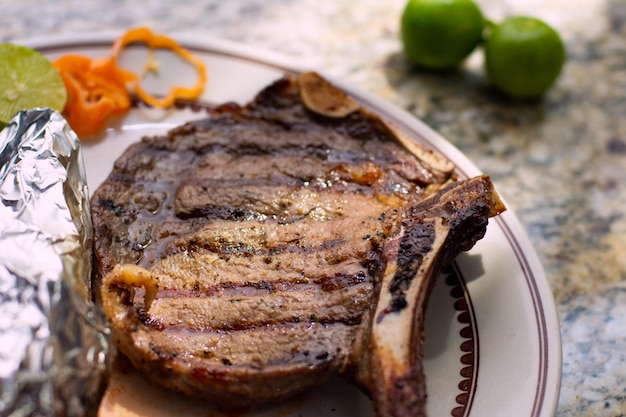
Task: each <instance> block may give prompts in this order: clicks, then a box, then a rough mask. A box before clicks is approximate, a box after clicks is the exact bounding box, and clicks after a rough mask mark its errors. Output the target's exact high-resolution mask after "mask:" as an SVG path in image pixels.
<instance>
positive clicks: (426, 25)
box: [400, 0, 484, 69]
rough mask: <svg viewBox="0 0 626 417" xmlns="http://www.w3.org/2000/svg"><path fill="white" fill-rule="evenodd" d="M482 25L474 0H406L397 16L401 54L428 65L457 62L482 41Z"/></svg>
mask: <svg viewBox="0 0 626 417" xmlns="http://www.w3.org/2000/svg"><path fill="white" fill-rule="evenodd" d="M483 28H484V21H483V15H482V13H481V11H480V9H479V7H478V6H477V5H476V3H474V1H473V0H409V1H408V3H407V4H406V6H405V8H404V11H403V13H402V17H401V19H400V35H401V39H402V43H403V46H404V54H405V55H406V57H407V58H408V60H409V61H411V62H413V63H415V64H417V65H420V66H422V67H425V68H430V69H445V68H452V67H456V66H458V65H459V64H460V63H461V62H463V60H464V59H465V58H466V57H467V56H468V55H469V54H470V53H471V52H472V51H473V50H474V49H475V48H476V46H478V44H479V43H480V42H481V39H482V32H483Z"/></svg>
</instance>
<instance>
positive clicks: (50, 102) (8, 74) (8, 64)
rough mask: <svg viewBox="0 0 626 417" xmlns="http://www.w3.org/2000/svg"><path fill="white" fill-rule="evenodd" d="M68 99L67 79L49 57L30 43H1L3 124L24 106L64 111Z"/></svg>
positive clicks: (0, 115) (0, 108)
mask: <svg viewBox="0 0 626 417" xmlns="http://www.w3.org/2000/svg"><path fill="white" fill-rule="evenodd" d="M66 99H67V97H66V92H65V85H64V84H63V80H62V79H61V76H60V75H59V73H58V72H57V71H56V70H55V69H54V67H53V66H52V63H51V62H50V61H49V60H48V59H47V58H46V57H44V56H43V55H42V54H41V53H39V52H37V51H35V50H34V49H31V48H28V47H26V46H21V45H13V44H8V43H5V44H0V125H1V124H3V123H8V122H9V121H10V120H11V118H12V117H13V116H15V114H16V113H17V112H19V111H21V110H28V109H32V108H35V107H49V108H51V109H53V110H57V111H62V110H63V107H64V106H65V101H66Z"/></svg>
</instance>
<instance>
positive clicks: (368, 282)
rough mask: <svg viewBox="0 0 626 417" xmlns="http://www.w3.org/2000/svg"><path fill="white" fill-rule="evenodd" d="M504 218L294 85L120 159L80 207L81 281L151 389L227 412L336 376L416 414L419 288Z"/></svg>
mask: <svg viewBox="0 0 626 417" xmlns="http://www.w3.org/2000/svg"><path fill="white" fill-rule="evenodd" d="M503 210H504V207H503V206H502V204H501V203H500V201H499V199H498V196H497V194H496V193H495V191H494V190H493V187H492V185H491V183H490V181H489V178H488V177H486V176H482V177H477V178H474V179H470V180H465V181H458V180H457V179H456V177H455V174H454V167H453V165H452V164H451V163H450V162H449V161H447V160H445V159H443V158H441V157H438V156H436V155H435V154H433V153H431V152H429V151H426V150H424V149H422V148H420V147H418V146H417V145H415V144H414V142H412V141H410V140H408V139H407V138H406V137H404V136H402V135H401V134H400V133H399V132H396V131H395V130H394V129H393V128H391V127H389V126H388V125H387V124H386V123H384V122H383V121H382V120H380V119H379V118H378V117H377V116H375V115H373V114H370V113H369V112H368V111H366V110H365V109H363V108H361V106H360V105H358V103H356V102H355V101H353V100H352V99H350V98H349V97H347V96H345V94H344V93H343V92H341V91H340V90H338V89H336V88H335V87H333V86H332V85H330V84H329V83H328V82H327V81H325V80H324V79H322V78H321V77H319V75H317V74H315V73H306V74H301V75H299V76H296V77H285V78H284V79H281V80H278V81H276V82H275V83H273V84H272V85H270V86H268V87H267V88H265V89H264V90H263V91H261V92H260V93H259V94H258V96H257V97H256V98H255V99H254V100H253V101H252V102H251V103H249V104H247V105H245V106H238V105H235V104H225V105H223V106H221V107H218V108H217V109H215V110H214V111H213V112H212V114H211V116H210V117H209V118H208V119H206V120H202V121H196V122H190V123H188V124H185V125H183V126H181V127H179V128H176V129H173V130H172V131H170V132H169V133H168V134H167V135H165V136H157V137H150V138H144V139H143V140H142V141H141V142H140V143H138V144H135V145H132V146H131V147H130V148H129V149H128V150H127V151H126V152H125V153H124V154H123V155H122V156H121V157H120V159H119V160H118V161H117V162H116V163H115V166H114V168H113V171H112V172H111V174H110V176H109V177H108V179H107V180H106V181H105V182H104V183H103V184H102V185H101V186H100V187H99V189H98V190H97V191H96V192H95V194H94V196H93V198H92V215H93V223H94V234H95V239H94V241H95V256H96V268H95V270H94V281H95V282H96V285H98V286H100V287H101V288H102V292H101V299H100V300H99V301H100V302H101V303H102V304H103V306H104V309H105V311H106V312H107V315H108V316H109V318H110V321H111V327H112V331H113V334H114V336H115V340H116V343H117V345H118V347H119V349H120V351H121V352H123V353H124V354H125V355H126V356H128V358H129V359H130V360H131V362H132V363H133V364H134V366H135V367H137V368H138V369H140V370H142V371H143V372H144V373H145V374H146V375H147V376H148V377H150V378H151V379H152V380H154V381H155V382H157V383H159V384H161V385H164V386H167V387H171V388H174V389H177V390H180V391H183V392H185V393H187V394H189V395H193V396H200V397H202V398H206V399H207V400H209V401H214V402H217V403H219V404H221V405H226V406H227V405H232V406H242V405H245V404H250V403H258V402H263V401H273V400H280V399H284V398H286V397H289V396H291V395H294V394H295V393H298V392H301V391H302V390H305V389H307V388H309V387H311V386H313V385H315V384H319V383H320V382H321V381H323V380H324V379H325V378H326V377H328V376H329V375H331V374H333V373H339V374H341V375H343V376H345V377H346V378H348V379H350V380H351V381H352V382H354V383H355V384H357V385H358V386H359V387H361V388H362V389H363V390H365V391H366V392H367V393H368V394H370V395H371V397H372V399H373V403H374V408H375V410H376V413H377V415H378V416H381V417H382V416H398V417H399V416H407V417H408V416H421V415H424V413H425V412H424V405H425V400H426V391H425V381H424V375H423V372H422V367H421V358H422V346H421V345H422V338H423V315H424V310H425V308H426V305H427V300H428V296H429V293H430V289H431V288H432V285H433V283H434V281H435V278H436V276H437V274H438V271H439V270H440V268H441V267H442V266H443V265H444V264H446V263H448V262H450V261H451V260H452V259H453V258H454V257H455V256H456V255H457V254H458V253H459V252H461V251H464V250H467V249H469V248H471V247H472V246H473V245H474V243H475V242H476V241H477V240H478V239H480V238H481V237H482V236H483V234H484V232H485V228H486V226H487V223H488V218H489V217H491V216H494V215H496V214H498V213H499V212H501V211H503Z"/></svg>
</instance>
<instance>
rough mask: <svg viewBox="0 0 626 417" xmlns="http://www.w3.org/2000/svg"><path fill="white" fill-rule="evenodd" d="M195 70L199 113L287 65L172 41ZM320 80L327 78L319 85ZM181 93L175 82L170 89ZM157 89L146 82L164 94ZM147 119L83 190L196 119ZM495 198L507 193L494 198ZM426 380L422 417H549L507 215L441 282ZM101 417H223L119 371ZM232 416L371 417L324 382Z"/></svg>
mask: <svg viewBox="0 0 626 417" xmlns="http://www.w3.org/2000/svg"><path fill="white" fill-rule="evenodd" d="M116 35H118V34H101V35H94V36H89V37H84V36H83V37H81V38H75V37H63V38H54V39H46V40H34V41H29V42H28V44H29V45H31V46H33V47H36V48H38V49H40V50H41V51H42V52H44V53H45V54H46V55H47V56H48V57H50V58H51V59H54V58H56V57H58V56H60V55H63V54H67V53H80V54H84V55H89V56H94V57H96V56H107V55H108V54H109V51H110V47H111V43H112V41H113V39H114V38H115V36H116ZM178 39H179V40H180V41H181V43H182V44H183V45H184V46H186V47H187V48H189V49H191V50H192V51H193V52H194V53H195V54H196V55H197V56H199V57H200V58H202V59H203V60H204V61H205V62H206V65H207V68H208V71H209V83H208V87H207V89H206V91H205V92H204V94H203V96H202V98H201V100H200V102H201V103H203V104H209V105H210V104H217V103H222V102H225V101H237V102H240V103H245V102H247V101H248V100H250V99H251V98H252V97H253V96H254V95H255V93H256V92H257V91H258V90H259V89H261V88H262V87H264V86H265V85H267V84H268V83H270V82H271V81H273V80H275V79H277V78H279V77H280V76H282V75H283V74H284V73H285V72H293V71H298V70H299V69H300V68H298V67H297V66H296V65H294V64H293V63H290V62H289V61H288V60H286V59H285V58H282V57H278V56H274V55H272V54H270V53H268V52H260V51H258V50H251V49H249V48H247V47H245V46H242V45H236V44H232V43H226V42H223V41H217V40H211V39H204V38H203V39H199V38H197V37H191V36H181V37H178ZM144 58H145V51H144V50H142V49H140V48H130V49H129V50H128V51H127V52H125V54H124V56H123V61H122V63H123V64H124V65H126V66H133V67H135V66H138V65H139V64H140V63H143V60H144ZM157 59H158V60H159V61H160V62H161V72H160V74H161V76H162V77H163V78H164V79H166V80H170V79H172V76H174V77H175V78H176V79H177V80H185V79H189V80H190V79H191V78H190V77H192V76H193V71H192V70H191V69H190V68H187V67H185V66H184V65H181V63H180V62H178V61H177V60H175V59H174V58H172V57H171V56H170V55H167V56H166V55H163V56H161V55H157ZM326 76H327V75H326ZM328 78H330V79H331V80H332V81H333V82H334V83H335V84H337V85H338V86H340V87H341V88H343V89H345V90H346V91H348V92H349V93H350V94H351V95H352V96H353V97H355V98H356V99H357V100H359V101H360V102H361V103H362V104H363V105H364V106H365V107H367V108H369V109H371V110H373V111H374V112H376V113H378V114H379V115H381V116H382V117H383V118H385V119H387V120H388V121H390V122H392V123H394V124H395V125H396V126H397V127H399V128H400V129H401V130H403V131H404V132H405V133H407V134H409V135H410V136H412V137H413V138H415V140H416V141H418V142H419V143H421V144H422V145H424V146H426V147H428V148H432V149H433V150H435V151H437V152H440V153H442V154H444V155H445V156H447V157H448V158H449V159H451V160H452V161H453V162H454V163H455V164H456V165H457V167H458V172H459V175H460V176H461V177H471V176H474V175H477V174H479V171H478V169H477V168H476V167H475V166H474V165H473V164H472V163H471V162H470V161H469V160H468V159H467V158H466V157H465V156H464V155H463V154H461V153H460V152H459V151H458V150H457V149H456V148H455V147H454V146H452V145H451V144H450V143H449V142H447V141H446V140H445V139H443V138H442V137H440V136H439V135H438V134H437V133H435V132H434V131H432V130H431V129H430V128H428V127H427V126H426V125H424V124H423V123H422V122H420V121H419V120H417V119H415V118H414V117H413V116H411V115H409V114H408V113H406V112H404V111H403V110H401V109H399V108H397V107H395V106H393V105H391V104H389V103H388V102H385V101H383V100H381V99H379V98H377V97H375V96H373V95H371V94H367V93H365V92H363V91H361V90H359V89H357V88H354V87H353V86H350V85H347V84H345V83H344V82H342V81H341V80H335V79H333V78H332V77H328ZM178 83H180V81H178ZM163 85H164V82H163V80H162V79H160V78H152V79H148V80H147V81H146V87H147V88H148V89H149V90H150V91H153V92H155V93H159V92H161V93H162V92H163ZM205 108H206V107H204V108H203V107H202V106H199V108H194V109H192V108H190V107H187V108H182V109H181V108H177V109H173V110H169V111H156V110H153V109H147V108H146V107H143V106H139V107H138V108H136V109H134V110H132V111H131V112H130V114H129V115H128V116H126V117H124V118H123V119H122V120H120V121H118V122H117V123H115V125H114V126H111V128H109V129H108V130H107V132H106V133H105V134H104V135H102V137H101V138H99V140H97V141H95V142H92V143H85V145H84V159H85V164H86V169H87V176H88V181H89V186H90V188H91V189H92V190H94V189H95V188H96V187H97V186H98V184H100V182H101V181H102V180H103V179H104V178H105V177H106V175H107V174H108V172H109V171H110V169H111V167H112V164H113V161H114V159H115V158H116V157H117V156H118V155H120V154H121V153H122V152H123V151H124V149H126V147H127V146H128V145H129V144H130V143H131V142H134V141H136V140H138V139H139V138H140V137H141V136H142V135H146V134H155V133H160V132H164V131H165V130H166V129H168V128H170V127H172V126H174V125H176V124H179V123H181V122H184V121H187V120H190V119H197V118H202V117H204V111H205V110H204V109H205ZM500 191H503V192H504V193H506V190H500ZM425 344H426V346H425V351H426V354H425V359H424V360H425V369H426V375H427V388H428V392H429V399H428V412H429V415H430V416H432V417H438V416H452V417H460V416H468V417H478V416H481V417H488V416H507V417H518V416H519V417H548V416H553V415H554V413H555V410H556V406H557V400H558V393H559V388H560V378H561V344H560V333H559V326H558V320H557V316H556V310H555V306H554V301H553V298H552V294H551V291H550V288H549V286H548V284H547V282H546V279H545V276H544V273H543V270H542V267H541V265H540V263H539V261H538V258H537V256H536V254H535V252H534V250H533V248H532V247H531V245H530V243H529V241H528V239H527V237H526V234H525V232H524V231H523V229H522V228H521V226H520V224H519V222H518V220H517V219H516V217H515V215H514V214H513V213H512V212H511V211H507V212H506V213H504V214H503V215H501V216H498V217H497V218H495V219H493V220H492V221H491V223H490V225H489V227H488V232H487V235H486V236H485V238H484V239H483V240H481V241H480V242H479V243H478V244H477V245H476V246H475V247H474V248H473V249H472V250H471V251H470V252H468V253H465V254H463V255H461V256H459V257H458V259H457V260H456V261H455V262H454V264H453V266H452V268H451V269H450V271H448V272H447V273H444V274H442V277H441V280H440V281H439V282H438V284H437V285H436V287H435V290H434V293H433V295H432V298H431V302H430V307H429V309H428V313H427V321H426V342H425ZM100 415H101V416H109V415H111V416H112V415H116V416H120V415H127V416H131V415H132V416H135V415H145V416H179V415H186V416H223V415H225V416H232V415H233V414H232V413H226V414H222V413H220V412H218V411H215V410H213V409H212V408H211V407H209V406H207V405H206V404H203V403H202V402H200V401H195V400H189V399H187V398H184V397H182V396H179V395H177V394H175V393H172V392H169V391H166V390H163V389H160V388H157V387H154V386H152V385H150V384H149V383H147V382H145V380H144V379H143V377H142V376H141V375H138V374H136V373H135V372H134V371H132V369H130V368H128V367H125V366H121V365H120V366H119V367H118V368H116V370H115V373H114V375H113V380H112V382H111V385H110V387H109V390H108V391H107V394H106V396H105V399H104V401H103V405H102V407H101V412H100ZM236 415H237V416H242V417H243V416H249V417H258V416H268V417H269V416H281V417H289V416H294V417H295V416H300V417H312V416H333V417H353V416H371V415H372V411H371V406H370V404H369V400H368V399H367V398H366V397H365V396H364V395H363V394H361V393H360V392H358V391H357V390H356V389H354V388H353V387H351V386H349V385H347V384H345V383H343V382H342V381H339V380H333V381H330V382H328V383H325V384H324V385H322V386H321V387H320V388H319V389H317V390H315V391H313V392H311V393H308V394H306V395H302V396H300V397H298V398H296V399H294V400H293V401H290V402H288V403H285V404H281V405H279V406H274V407H268V408H262V409H255V410H247V411H245V410H244V411H241V412H238V413H237V414H236Z"/></svg>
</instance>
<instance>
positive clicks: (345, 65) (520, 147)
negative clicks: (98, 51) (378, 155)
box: [0, 0, 626, 417]
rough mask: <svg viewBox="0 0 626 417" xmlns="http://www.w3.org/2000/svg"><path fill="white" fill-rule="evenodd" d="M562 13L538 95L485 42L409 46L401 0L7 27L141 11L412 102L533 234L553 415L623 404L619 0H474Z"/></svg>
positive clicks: (77, 11) (64, 27) (47, 18)
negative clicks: (425, 53)
mask: <svg viewBox="0 0 626 417" xmlns="http://www.w3.org/2000/svg"><path fill="white" fill-rule="evenodd" d="M478 3H479V4H480V5H481V6H482V8H483V11H484V12H485V14H486V15H487V16H488V17H490V18H491V19H494V20H497V19H499V18H501V17H502V16H505V15H508V14H529V15H533V16H537V17H540V18H543V19H544V20H546V21H547V22H549V23H550V24H552V25H553V26H554V27H556V28H557V29H558V30H559V31H560V33H561V35H562V37H563V39H564V40H565V42H566V47H567V54H568V60H567V63H566V65H565V67H564V70H563V73H562V75H561V77H560V78H559V80H558V82H557V84H556V85H555V87H554V88H553V89H552V90H551V91H550V92H549V93H548V94H547V95H546V96H545V97H544V98H543V100H540V101H536V102H525V103H517V102H513V101H510V100H507V99H504V98H502V97H501V96H499V95H498V94H495V93H494V92H493V91H492V90H491V89H490V88H489V86H488V84H487V82H486V81H485V77H484V73H483V69H482V55H481V54H480V52H477V53H475V54H474V55H472V56H471V57H470V59H469V60H468V62H467V63H466V65H465V67H463V68H462V69H461V70H459V71H454V72H450V73H446V74H437V73H431V72H424V71H417V70H415V69H414V68H411V67H410V66H408V65H407V63H406V62H405V60H404V59H403V57H402V54H401V53H400V50H401V48H400V43H399V40H398V18H399V16H400V13H401V10H402V8H403V6H404V0H387V1H384V2H381V1H375V0H351V1H347V0H335V1H332V2H319V1H316V0H248V1H229V2H221V1H215V0H213V1H202V0H179V1H177V2H168V1H164V0H146V1H142V2H124V1H121V0H106V1H105V0H70V1H63V2H61V1H57V2H40V1H39V0H20V1H6V0H0V4H2V10H3V13H2V16H0V41H12V40H16V39H26V38H30V37H41V36H46V35H57V34H64V33H65V34H82V33H85V34H86V33H91V32H99V31H103V30H110V29H118V30H122V29H126V28H129V27H132V26H138V25H145V26H149V27H151V28H153V29H154V30H155V31H159V32H165V33H176V32H182V31H185V32H189V31H193V32H198V33H202V34H203V35H206V36H214V37H219V38H223V39H227V40H232V41H237V42H242V43H245V44H247V45H250V46H258V47H260V48H263V49H267V50H273V51H275V52H278V53H281V54H283V55H287V56H290V57H292V58H293V59H294V60H295V61H299V60H300V61H302V62H307V63H310V64H312V65H316V66H318V67H320V68H324V70H325V71H327V72H328V73H329V74H332V75H334V76H336V77H340V78H342V79H344V80H345V81H347V82H348V83H351V84H353V85H355V86H358V87H360V88H362V89H365V90H368V91H370V92H371V93H374V94H376V95H378V96H381V97H383V98H385V99H387V100H389V101H391V102H392V103H394V104H397V105H399V106H401V107H403V108H405V109H407V110H408V111H410V112H411V113H413V114H415V115H416V116H418V117H419V118H421V119H422V120H424V121H425V122H426V123H427V124H429V125H430V126H431V127H432V128H434V129H435V130H436V131H438V132H439V133H441V134H442V135H444V136H445V137H446V138H447V139H449V140H450V141H451V142H452V143H454V144H455V145H456V146H457V147H458V148H459V149H460V150H461V151H462V152H463V153H465V154H466V155H467V156H468V157H469V159H470V160H472V161H473V162H474V163H475V164H476V165H477V166H478V167H479V168H480V169H481V170H483V171H485V172H489V174H490V175H491V176H492V178H493V180H494V182H495V184H496V187H497V188H498V189H499V190H502V193H503V194H504V196H505V198H506V200H507V203H508V205H509V206H510V208H511V209H512V210H513V211H514V212H515V213H516V214H517V216H518V217H519V219H520V221H521V223H522V225H523V227H524V228H525V229H526V231H527V232H528V235H529V237H530V240H531V242H532V244H533V245H534V247H535V248H536V250H537V252H538V255H539V257H540V260H541V262H542V264H543V266H544V268H545V271H546V275H547V279H548V281H549V284H550V286H551V288H552V291H553V294H554V297H555V300H556V305H557V310H558V314H559V317H560V321H561V335H562V341H563V379H562V389H561V396H560V400H559V406H558V411H557V415H558V416H560V417H570V416H572V417H573V416H620V415H624V414H626V256H624V254H623V250H624V248H625V247H626V216H625V214H626V208H625V207H626V178H625V177H626V164H625V163H624V160H625V159H626V117H624V116H626V1H624V0H573V1H562V0H546V1H543V2H541V1H531V0H525V1H524V0H508V1H504V2H503V1H496V0H478Z"/></svg>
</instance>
